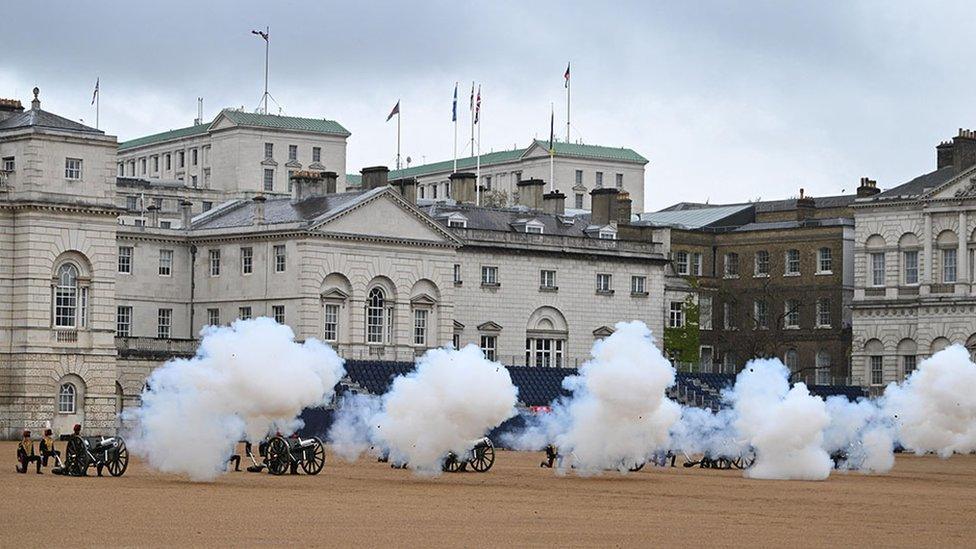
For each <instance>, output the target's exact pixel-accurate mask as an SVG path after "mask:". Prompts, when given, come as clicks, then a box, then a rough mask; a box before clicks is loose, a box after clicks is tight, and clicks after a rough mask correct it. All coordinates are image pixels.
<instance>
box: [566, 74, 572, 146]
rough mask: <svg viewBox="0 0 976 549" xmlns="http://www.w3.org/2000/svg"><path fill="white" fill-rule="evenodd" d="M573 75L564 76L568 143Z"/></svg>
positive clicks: (567, 140)
mask: <svg viewBox="0 0 976 549" xmlns="http://www.w3.org/2000/svg"><path fill="white" fill-rule="evenodd" d="M566 72H567V73H569V65H566ZM572 80H573V75H572V74H570V75H569V77H568V78H566V142H567V143H569V89H570V87H571V86H572Z"/></svg>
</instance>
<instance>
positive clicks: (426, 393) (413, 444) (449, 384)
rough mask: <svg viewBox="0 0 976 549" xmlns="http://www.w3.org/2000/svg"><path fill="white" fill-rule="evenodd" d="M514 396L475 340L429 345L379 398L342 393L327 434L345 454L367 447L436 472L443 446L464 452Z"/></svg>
mask: <svg viewBox="0 0 976 549" xmlns="http://www.w3.org/2000/svg"><path fill="white" fill-rule="evenodd" d="M517 396H518V389H516V388H515V385H513V384H512V379H511V377H510V376H509V374H508V370H507V369H506V368H505V367H504V366H502V365H501V364H499V363H497V362H492V361H489V360H488V359H486V358H485V356H484V354H483V353H482V352H481V349H479V348H478V347H476V346H474V345H468V346H466V347H464V348H462V349H460V350H453V349H432V350H430V351H427V353H425V354H424V355H423V356H422V357H421V358H420V359H418V361H417V369H416V370H415V371H413V372H411V373H409V374H406V375H404V376H399V377H397V378H396V379H394V380H393V384H392V386H391V387H390V390H389V392H387V393H386V394H385V395H383V396H382V398H380V399H379V400H378V401H377V400H376V399H375V397H357V398H351V399H343V401H342V403H341V405H340V407H339V409H338V410H337V418H336V422H335V424H334V425H333V427H332V429H331V430H330V432H329V440H330V441H331V442H332V443H333V444H334V445H335V447H336V448H337V449H338V452H339V453H340V455H341V456H343V457H345V458H347V459H348V458H351V457H354V456H357V455H358V454H359V453H360V452H362V451H364V450H367V449H370V448H373V449H375V450H376V451H378V452H379V453H382V454H386V455H388V456H389V459H390V461H392V462H393V463H399V464H406V465H408V466H409V467H410V468H411V469H414V470H415V471H418V472H423V473H428V474H436V473H439V472H440V470H441V466H442V463H443V460H444V457H445V456H446V455H447V453H448V452H454V453H455V454H457V455H459V456H463V455H465V454H466V453H467V452H468V451H469V450H470V449H471V448H472V447H473V446H474V443H475V442H476V441H477V439H479V438H480V437H483V436H484V435H485V433H487V432H488V431H490V430H491V429H492V428H494V427H496V426H497V425H499V424H501V423H502V422H503V421H505V420H506V419H508V418H510V417H512V416H514V415H515V404H516V403H517V400H518V398H517Z"/></svg>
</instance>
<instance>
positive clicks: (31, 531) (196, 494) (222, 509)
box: [0, 442, 976, 547]
mask: <svg viewBox="0 0 976 549" xmlns="http://www.w3.org/2000/svg"><path fill="white" fill-rule="evenodd" d="M61 446H62V444H59V448H60V447H61ZM15 447H16V444H15V443H9V442H3V443H0V456H4V462H5V465H4V466H3V467H0V528H2V534H3V535H2V537H0V540H3V541H2V542H0V546H7V547H11V546H14V545H16V546H17V547H33V546H41V545H50V542H49V540H50V539H56V540H60V541H61V542H64V541H66V540H69V539H70V540H71V543H70V545H77V546H96V545H99V546H103V547H104V546H176V545H180V546H204V545H207V546H257V545H267V544H274V545H278V546H280V545H299V544H301V545H305V546H309V545H311V546H341V547H350V546H362V547H374V546H383V547H390V546H414V547H429V546H452V547H488V546H499V545H507V546H518V547H525V546H532V547H567V546H591V547H616V546H645V547H646V546H649V545H650V544H662V543H663V544H667V545H668V546H672V547H675V546H677V547H688V546H692V547H694V546H697V547H704V546H744V545H749V546H753V547H755V546H799V547H806V546H821V547H826V546H831V547H850V546H889V547H890V546H905V547H909V546H911V547H919V546H957V547H963V546H968V547H973V546H974V545H976V456H956V457H954V458H952V459H950V460H940V459H938V458H936V457H928V456H927V457H915V456H899V457H898V460H897V464H896V466H895V469H894V471H892V472H891V473H890V474H888V475H884V476H864V475H860V474H846V475H845V474H835V475H833V476H831V478H830V479H829V480H827V481H825V482H798V481H756V480H747V479H744V478H742V474H741V472H737V471H710V470H702V469H697V468H695V469H686V468H683V467H680V466H679V467H677V468H674V469H658V468H653V467H647V468H645V469H644V470H643V471H641V472H639V473H634V474H629V475H620V474H617V473H608V474H605V475H602V476H599V477H591V478H578V477H574V476H557V475H556V474H554V473H553V471H551V470H548V469H540V468H539V461H540V460H541V457H542V455H541V454H533V453H520V452H499V453H498V459H497V461H496V463H495V467H494V468H493V469H492V470H491V471H490V472H488V473H486V474H478V473H463V474H448V475H442V476H440V477H437V478H423V477H417V476H415V475H413V474H412V473H410V472H408V471H403V470H394V469H391V468H390V467H389V466H388V465H386V464H382V463H376V462H375V461H372V460H366V459H361V460H360V461H358V462H357V463H352V464H349V463H343V462H341V461H338V460H337V459H335V458H334V457H333V456H332V455H331V454H330V455H329V461H328V462H327V464H326V468H325V469H324V470H323V471H322V473H321V474H319V475H318V476H316V477H308V476H304V475H299V476H286V477H272V476H270V475H267V474H252V473H231V474H227V475H224V476H223V477H221V478H220V479H219V480H218V481H216V482H214V483H210V484H203V483H193V482H189V481H187V480H185V479H182V478H180V477H178V476H173V475H163V474H159V473H156V472H154V471H151V470H149V469H147V468H146V467H145V466H143V465H142V464H141V463H139V462H138V461H137V460H133V462H132V463H130V467H129V470H128V472H127V473H126V474H125V476H124V477H121V478H65V477H59V476H54V475H51V474H50V473H48V474H45V475H42V476H38V475H35V474H34V473H29V474H27V475H18V474H15V473H14V456H15ZM680 461H681V460H680V459H679V465H680ZM8 543H9V544H10V545H8Z"/></svg>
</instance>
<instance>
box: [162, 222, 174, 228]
mask: <svg viewBox="0 0 976 549" xmlns="http://www.w3.org/2000/svg"><path fill="white" fill-rule="evenodd" d="M159 228H160V229H172V228H173V222H172V221H160V222H159Z"/></svg>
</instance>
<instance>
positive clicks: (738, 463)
mask: <svg viewBox="0 0 976 549" xmlns="http://www.w3.org/2000/svg"><path fill="white" fill-rule="evenodd" d="M754 463H756V454H754V453H752V452H749V453H746V454H743V455H741V456H739V457H737V458H735V460H734V461H733V462H732V465H733V466H734V467H735V468H736V469H748V468H750V467H752V465H753V464H754Z"/></svg>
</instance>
